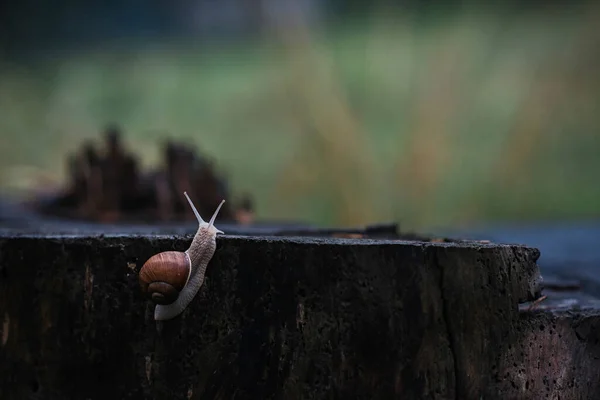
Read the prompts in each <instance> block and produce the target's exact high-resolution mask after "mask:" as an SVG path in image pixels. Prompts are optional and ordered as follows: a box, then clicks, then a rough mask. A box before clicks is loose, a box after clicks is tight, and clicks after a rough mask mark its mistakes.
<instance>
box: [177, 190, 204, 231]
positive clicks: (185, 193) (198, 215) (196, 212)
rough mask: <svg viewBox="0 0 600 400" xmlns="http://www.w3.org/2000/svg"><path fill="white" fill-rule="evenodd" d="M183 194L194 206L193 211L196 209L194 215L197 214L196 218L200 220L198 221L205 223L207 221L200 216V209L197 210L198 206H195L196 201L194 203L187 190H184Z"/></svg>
mask: <svg viewBox="0 0 600 400" xmlns="http://www.w3.org/2000/svg"><path fill="white" fill-rule="evenodd" d="M183 195H184V196H185V198H186V199H187V201H188V203H190V207H192V211H194V215H196V219H197V220H198V223H199V224H205V223H206V222H204V220H203V219H202V217H201V216H200V213H199V212H198V210H196V207H195V206H194V203H192V200H191V199H190V196H188V194H187V192H183Z"/></svg>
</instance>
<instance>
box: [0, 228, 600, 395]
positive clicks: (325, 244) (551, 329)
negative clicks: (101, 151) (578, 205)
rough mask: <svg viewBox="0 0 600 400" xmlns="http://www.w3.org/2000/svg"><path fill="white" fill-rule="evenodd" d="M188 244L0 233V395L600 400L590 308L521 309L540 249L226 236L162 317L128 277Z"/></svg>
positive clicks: (533, 290) (598, 348) (185, 240)
mask: <svg viewBox="0 0 600 400" xmlns="http://www.w3.org/2000/svg"><path fill="white" fill-rule="evenodd" d="M191 239H192V236H191V235H183V236H182V235H140V236H136V235H117V234H111V235H106V236H103V235H86V234H72V235H36V234H33V233H30V234H22V235H18V236H14V235H11V234H10V233H7V232H4V233H3V234H2V236H0V318H1V319H2V320H3V323H2V324H1V327H2V334H1V340H2V341H1V343H0V345H1V349H2V351H0V398H2V399H37V398H44V399H66V398H76V399H103V400H105V399H107V398H114V399H126V398H127V399H164V398H170V399H233V398H235V399H309V398H310V399H373V398H377V399H387V398H398V399H423V398H431V399H433V398H436V399H437V398H439V399H480V398H484V399H512V398H519V399H529V398H531V399H539V398H544V397H545V396H546V395H547V394H548V395H554V394H555V393H558V391H559V390H564V391H562V392H560V393H561V395H560V396H561V397H560V398H561V399H565V398H569V399H570V398H573V399H574V398H600V379H596V378H598V373H599V371H600V361H599V358H600V354H599V352H600V345H599V343H598V337H599V332H600V328H599V322H600V313H599V312H598V311H597V310H596V311H593V310H592V311H588V312H587V313H585V314H581V315H580V316H576V315H574V314H569V313H568V312H563V313H553V312H548V311H540V310H538V311H531V312H528V311H520V310H519V304H521V303H524V302H527V301H532V300H534V299H536V298H538V297H539V295H540V291H541V284H542V281H541V277H540V274H539V269H538V266H537V264H536V261H537V259H538V257H539V255H540V254H539V251H537V250H536V249H533V248H528V247H525V246H517V245H496V244H483V243H479V242H451V243H441V242H440V243H437V242H426V241H406V240H385V239H341V238H310V237H275V236H265V237H259V236H229V235H225V236H218V237H217V250H216V253H215V255H214V257H213V259H212V260H211V262H210V263H209V265H208V269H207V275H206V280H205V283H204V285H203V286H202V288H201V289H200V291H199V293H198V295H197V296H196V297H195V298H194V300H193V301H192V303H191V304H190V305H189V307H188V308H187V309H186V310H185V311H184V312H183V313H182V314H181V315H180V316H179V317H176V318H175V319H173V320H170V321H165V322H156V321H154V319H153V311H154V306H153V304H152V303H151V302H150V301H149V300H148V299H146V298H145V297H143V295H142V293H141V291H140V287H139V283H138V276H137V273H138V272H139V269H140V268H141V266H142V265H143V263H144V262H145V261H146V260H147V259H148V258H149V257H150V256H152V255H153V254H156V253H158V252H161V251H166V250H179V251H184V250H185V249H186V248H187V247H188V246H189V244H190V243H191ZM548 364H550V365H548ZM547 365H548V366H547Z"/></svg>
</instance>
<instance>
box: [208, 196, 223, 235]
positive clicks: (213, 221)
mask: <svg viewBox="0 0 600 400" xmlns="http://www.w3.org/2000/svg"><path fill="white" fill-rule="evenodd" d="M224 203H225V199H223V200H221V204H219V207H217V210H216V211H215V213H214V214H213V216H212V217H211V219H210V222H209V223H208V227H209V228H210V227H211V226H213V225H214V223H215V219H216V218H217V214H219V210H221V206H223V204H224ZM219 232H221V231H219ZM221 233H223V232H221Z"/></svg>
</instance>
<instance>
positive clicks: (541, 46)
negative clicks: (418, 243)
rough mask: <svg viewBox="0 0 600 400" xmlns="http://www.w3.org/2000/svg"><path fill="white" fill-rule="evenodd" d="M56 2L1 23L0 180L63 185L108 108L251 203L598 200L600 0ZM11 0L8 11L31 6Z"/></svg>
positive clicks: (369, 207)
mask: <svg viewBox="0 0 600 400" xmlns="http://www.w3.org/2000/svg"><path fill="white" fill-rule="evenodd" d="M34 3H35V2H33V0H30V1H28V2H27V4H28V6H29V7H31V6H32V4H34ZM62 3H65V7H64V9H62V8H60V7H59V5H55V6H53V7H52V8H48V9H45V8H42V9H39V8H38V9H37V13H39V14H41V15H42V16H39V17H36V18H37V19H36V18H33V19H30V20H28V21H29V25H27V24H24V27H23V26H19V27H18V26H17V25H18V24H17V23H13V25H10V26H6V24H4V25H3V26H4V28H2V29H3V30H4V35H3V38H4V39H3V42H2V43H3V45H4V47H3V48H4V52H3V53H2V58H1V61H0V73H1V74H0V110H1V111H0V112H1V115H0V189H1V191H2V193H4V194H5V195H8V196H30V195H31V194H32V193H33V192H34V191H36V190H41V189H46V188H50V187H57V186H60V185H61V184H62V183H63V181H64V179H65V172H66V171H65V156H66V155H67V154H68V153H69V152H72V151H74V150H76V149H77V148H78V147H79V146H80V145H81V144H82V142H83V141H84V140H86V139H98V136H99V133H100V132H101V129H102V128H103V127H104V126H105V125H106V124H107V123H110V122H116V123H118V124H120V125H121V126H122V127H123V129H124V133H125V139H126V143H127V147H128V148H129V149H130V150H132V151H134V152H135V153H136V154H137V156H138V157H140V159H141V161H142V162H143V165H144V166H145V167H148V168H149V167H151V166H153V165H156V164H157V163H159V162H160V161H161V160H160V158H159V155H160V151H161V148H160V146H161V143H162V139H163V138H165V137H167V136H168V137H173V138H183V139H185V140H189V141H192V142H194V143H195V144H196V145H197V146H198V148H199V149H201V150H202V151H204V152H206V153H208V154H209V155H211V156H214V158H215V159H216V160H217V162H218V165H219V166H220V168H221V170H222V171H223V172H224V173H226V174H227V176H228V178H229V183H230V185H231V188H232V191H233V193H234V194H236V193H242V192H250V193H252V194H253V196H254V198H255V203H256V211H257V215H258V217H259V218H260V219H286V220H304V221H307V222H313V223H317V224H321V225H339V226H348V225H357V224H364V223H371V222H380V221H390V220H395V221H399V222H400V223H401V224H402V225H403V226H404V227H406V228H410V229H431V228H433V227H442V226H465V225H469V224H475V223H487V222H493V221H531V220H556V219H587V218H597V217H598V216H600V131H599V128H600V101H599V100H600V73H599V66H600V24H599V22H600V6H599V5H598V2H595V1H592V2H576V3H567V2H565V3H560V2H550V3H542V2H539V4H537V2H536V3H535V4H529V5H528V6H527V7H524V6H522V5H520V3H519V2H511V3H508V2H507V3H498V4H494V5H491V4H490V5H487V6H485V7H483V6H477V5H476V4H477V3H469V2H462V3H459V4H455V5H454V6H444V7H441V6H432V5H430V4H429V3H430V2H428V3H424V4H427V6H424V5H422V4H421V5H417V6H414V7H408V6H403V7H398V6H395V5H393V4H390V3H387V2H374V3H368V2H362V3H361V2H349V3H348V4H346V5H343V3H342V2H337V3H334V2H327V7H325V8H324V7H322V6H321V7H319V6H315V4H320V3H318V2H316V1H315V2H311V3H308V2H306V3H302V4H303V7H304V8H302V10H304V13H300V14H298V13H295V14H294V13H292V12H291V11H289V10H288V11H285V10H284V11H282V9H283V8H282V7H279V8H277V6H274V5H273V4H278V3H277V2H260V1H254V2H247V3H244V4H246V6H245V7H246V8H244V9H245V10H246V11H245V14H243V13H242V14H241V15H242V16H245V17H244V18H246V19H244V18H243V17H240V16H239V13H238V14H235V13H234V15H237V17H236V18H237V19H236V18H229V19H227V18H225V17H223V18H222V19H219V18H217V17H214V15H217V14H209V13H208V11H207V10H209V8H208V6H206V5H204V6H203V7H204V8H202V7H199V6H198V7H196V8H194V10H196V13H195V14H194V13H192V12H191V11H190V9H189V8H186V5H187V7H191V6H190V4H193V3H194V2H191V1H187V2H177V3H173V4H177V7H178V10H179V13H173V15H174V16H173V15H171V20H170V21H180V20H178V19H177V18H181V17H182V16H186V15H187V16H190V15H195V16H196V18H195V19H194V18H188V19H185V21H187V25H185V24H183V23H180V24H176V23H173V24H174V26H176V27H177V29H175V28H173V29H171V28H172V27H171V28H170V29H171V30H168V32H169V34H166V33H165V34H163V33H162V31H160V30H159V29H154V30H153V29H148V27H153V26H157V25H159V23H158V22H155V21H156V19H157V18H158V17H157V15H162V14H164V15H167V14H165V13H164V12H162V11H160V10H162V9H159V11H156V12H155V14H152V16H148V17H147V18H146V19H145V20H144V21H145V22H144V24H142V25H143V26H142V27H141V28H139V29H137V28H136V26H137V25H135V24H134V22H132V21H134V20H135V21H138V20H137V19H135V18H134V17H140V15H141V14H140V13H141V12H142V11H141V10H145V7H150V4H155V3H156V2H149V3H140V2H124V3H123V4H126V3H127V4H129V6H128V7H129V8H128V9H129V13H121V14H119V15H120V19H117V18H115V17H114V15H113V14H110V13H109V12H108V11H106V13H105V14H102V15H104V16H103V17H102V18H103V19H99V17H98V15H99V14H98V11H97V10H96V11H94V9H92V10H91V11H90V10H89V9H88V10H86V9H83V8H82V7H83V6H82V5H79V6H77V7H78V8H76V11H77V10H78V11H77V12H75V11H73V12H72V13H71V14H72V15H71V14H69V12H68V10H69V8H68V7H72V8H71V9H74V8H73V7H75V6H74V5H72V4H69V2H62ZM62 3H61V2H59V3H57V4H62ZM92 3H94V2H92ZM92 3H90V4H92ZM130 3H131V4H130ZM167 3H168V2H162V3H161V7H163V9H164V8H165V7H166V8H168V4H167ZM205 3H210V4H213V5H214V4H216V2H205ZM229 3H232V2H229ZM233 3H235V2H233ZM238 3H239V2H238ZM287 3H290V2H287ZM414 3H418V2H414ZM16 4H17V3H16V2H13V6H12V7H14V9H12V10H9V9H8V8H7V7H9V6H6V5H4V6H3V7H5V10H4V11H11V12H13V14H12V15H13V16H14V18H17V17H16V16H15V15H20V17H19V18H22V19H23V20H25V18H27V15H28V14H27V13H26V12H25V11H22V12H21V13H20V14H19V13H17V12H16V11H15V10H17V9H19V10H21V9H23V10H24V7H25V6H23V5H19V6H17V5H16ZM23 4H24V3H23ZM107 4H108V3H107ZM110 4H112V2H110ZM248 4H250V5H251V7H249V6H248ZM279 4H283V3H279ZM411 4H412V3H411ZM350 5H352V6H350ZM47 7H50V6H47ZM107 7H108V6H107ZM113 7H114V8H118V6H116V5H113ZM123 7H124V6H123ZM136 7H137V8H136ZM156 7H158V6H156ZM173 7H174V6H173ZM215 7H216V6H215ZM297 8H298V7H297ZM57 9H59V11H60V10H62V11H60V12H59V11H56V10H57ZM157 9H158V8H157ZM323 9H325V11H323ZM65 10H66V11H65ZM169 10H170V9H169ZM198 10H200V11H198ZM248 10H250V11H248ZM302 10H301V11H302ZM307 10H308V11H307ZM315 10H316V11H315ZM317 11H318V12H317ZM342 11H344V12H342ZM53 12H54V14H53ZM145 12H146V14H148V13H149V11H147V10H146V11H145ZM146 14H144V15H146ZM36 15H37V14H36ZM44 15H45V16H46V17H44ZM169 15H170V14H169ZM211 15H212V17H211ZM219 15H220V14H219ZM274 15H275V16H274ZM292 15H293V16H294V18H293V19H290V18H291V16H292ZM299 15H300V16H306V15H310V16H312V17H311V18H309V19H302V18H299ZM315 15H316V16H315ZM4 18H8V17H6V16H4ZM140 18H141V17H140ZM153 18H154V19H153ZM138 19H139V18H138ZM65 20H69V21H77V22H78V25H68V26H67V25H64V21H65ZM190 20H191V21H192V22H190ZM247 20H250V21H252V22H253V23H250V24H246V25H244V24H243V23H242V22H240V21H247ZM48 21H54V24H51V23H50V22H48ZM61 21H63V22H61ZM94 21H95V23H92V22H94ZM98 21H100V22H98ZM102 21H103V22H102ZM148 21H150V22H148ZM153 21H154V22H153ZM207 21H208V22H207ZM219 21H226V22H219ZM306 21H308V22H306ZM5 22H6V21H5ZM101 22H102V23H101ZM138 22H139V21H138ZM211 22H212V25H211ZM61 23H63V25H60V24H61ZM153 23H154V25H153ZM21 25H23V24H21ZM138 25H139V24H138ZM27 26H29V27H30V29H29V30H28V28H27ZM61 26H62V30H61V29H59V28H61ZM169 26H170V25H169ZM240 26H243V29H242V28H239V27H240ZM31 27H35V29H34V28H31ZM123 27H129V28H131V29H124V28H123ZM224 27H225V28H224ZM184 28H185V29H184ZM11 29H12V30H11ZM136 29H137V30H136ZM92 30H93V31H94V32H95V33H94V35H92V34H90V35H87V36H86V35H85V34H83V33H85V32H88V31H92ZM106 31H108V32H110V33H111V34H112V35H101V34H99V33H98V32H106ZM173 31H177V34H173V33H172V32H173ZM57 32H58V33H61V32H62V35H59V34H58V33H57ZM82 32H83V33H82ZM140 32H142V33H141V34H140ZM144 32H145V34H144ZM148 32H150V33H148Z"/></svg>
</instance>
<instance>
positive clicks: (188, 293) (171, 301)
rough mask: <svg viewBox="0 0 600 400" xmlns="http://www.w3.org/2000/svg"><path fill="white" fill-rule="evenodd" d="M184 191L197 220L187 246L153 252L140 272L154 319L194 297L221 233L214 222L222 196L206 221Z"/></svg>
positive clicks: (173, 312) (170, 315) (168, 316)
mask: <svg viewBox="0 0 600 400" xmlns="http://www.w3.org/2000/svg"><path fill="white" fill-rule="evenodd" d="M183 194H184V195H185V197H186V198H187V200H188V202H189V203H190V206H191V207H192V210H193V211H194V215H196V219H197V220H198V224H199V227H198V231H197V232H196V235H195V236H194V239H193V240H192V244H191V245H190V248H189V249H187V250H186V251H185V252H180V251H165V252H162V253H158V254H155V255H153V256H152V257H150V258H149V259H148V261H146V262H145V263H144V265H143V266H142V269H141V270H140V273H139V282H140V286H141V288H142V292H144V293H145V294H146V295H147V296H148V297H150V299H151V300H152V301H153V302H154V303H155V304H156V307H155V309H154V319H155V320H157V321H158V320H168V319H172V318H175V317H176V316H177V315H179V314H181V313H182V312H183V311H184V310H185V308H186V307H187V306H188V304H189V303H190V302H191V301H192V300H193V298H194V296H196V294H197V293H198V291H199V290H200V287H201V286H202V283H203V282H204V275H205V274H206V267H207V265H208V262H209V261H210V259H211V258H212V256H213V254H214V252H215V249H216V240H215V237H216V235H217V234H218V233H223V232H222V231H220V230H219V229H217V228H216V227H215V226H214V222H215V219H216V218H217V215H218V213H219V210H220V209H221V206H222V205H223V203H225V200H223V201H221V203H220V204H219V206H218V207H217V209H216V211H215V213H214V214H213V216H212V218H211V219H210V221H209V222H208V223H207V222H205V221H204V220H203V219H202V217H201V216H200V214H199V213H198V211H197V210H196V207H195V206H194V204H193V203H192V200H190V198H189V196H188V195H187V193H186V192H184V193H183Z"/></svg>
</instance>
